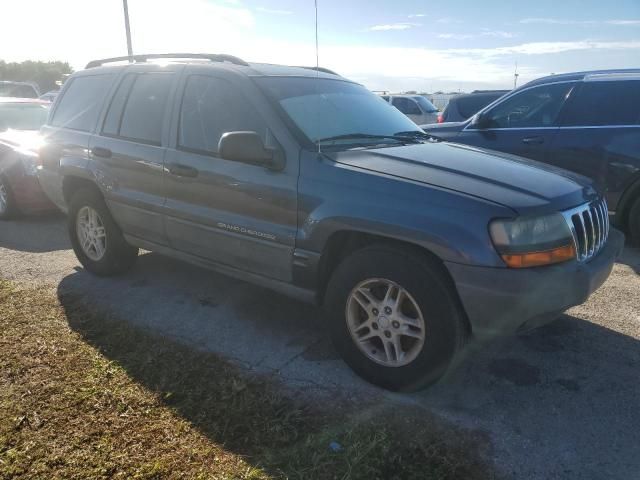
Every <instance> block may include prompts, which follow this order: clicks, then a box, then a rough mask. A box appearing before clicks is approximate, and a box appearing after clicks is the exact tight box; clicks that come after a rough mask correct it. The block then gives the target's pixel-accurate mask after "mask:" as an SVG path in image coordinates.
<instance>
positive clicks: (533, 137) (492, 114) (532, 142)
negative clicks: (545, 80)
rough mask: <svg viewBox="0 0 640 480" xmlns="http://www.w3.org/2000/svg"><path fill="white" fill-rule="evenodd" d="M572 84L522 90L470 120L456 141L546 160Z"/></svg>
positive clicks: (557, 84)
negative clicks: (475, 120)
mask: <svg viewBox="0 0 640 480" xmlns="http://www.w3.org/2000/svg"><path fill="white" fill-rule="evenodd" d="M573 85H574V84H573V83H556V84H549V85H541V86H538V87H532V88H529V89H526V90H522V91H520V92H518V93H516V94H514V95H512V96H510V97H508V98H506V99H505V100H504V101H502V102H500V103H498V104H497V105H495V106H494V107H493V108H491V109H490V110H488V111H486V112H483V113H482V115H481V116H480V117H479V122H474V121H472V122H470V123H469V124H468V125H467V126H466V127H465V129H464V130H462V132H460V135H458V136H457V137H456V140H455V141H456V142H460V143H464V144H467V145H474V146H478V147H482V148H488V149H490V150H498V151H501V152H506V153H511V154H514V155H520V156H523V157H527V158H531V159H534V160H538V161H542V162H544V161H545V160H546V158H547V151H548V149H549V145H550V144H551V143H552V141H553V137H554V136H555V135H556V133H557V132H558V123H557V121H558V117H559V114H560V112H561V110H562V107H563V105H564V103H565V101H566V98H567V97H568V96H569V94H570V92H571V90H572V88H573Z"/></svg>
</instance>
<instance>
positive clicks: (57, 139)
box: [38, 72, 116, 210]
mask: <svg viewBox="0 0 640 480" xmlns="http://www.w3.org/2000/svg"><path fill="white" fill-rule="evenodd" d="M115 77H116V75H115V74H114V73H104V72H102V73H89V74H82V75H79V76H75V77H72V78H71V79H70V80H69V81H68V82H67V83H66V84H65V86H64V90H63V92H62V93H61V96H60V98H59V99H58V100H57V102H56V103H55V105H54V107H53V110H52V112H51V113H50V117H49V120H48V122H47V125H45V126H44V127H42V133H43V135H44V137H45V139H46V143H45V145H44V146H43V147H42V149H41V161H42V168H41V169H40V170H39V171H38V179H39V181H40V185H41V186H42V189H43V190H44V191H45V193H46V194H47V196H49V198H50V199H51V200H52V201H53V202H54V203H55V204H56V205H58V207H60V208H61V209H63V210H64V209H66V207H67V206H66V202H65V199H64V196H63V190H62V180H63V175H62V172H61V169H60V165H61V163H62V164H64V165H67V166H69V167H71V168H73V167H74V166H75V167H77V168H80V169H84V168H85V167H86V166H87V163H88V161H89V156H88V152H89V139H90V137H91V135H92V134H93V132H94V131H95V129H96V125H97V122H98V117H99V115H100V112H101V110H102V109H103V105H104V102H105V98H106V96H107V93H108V91H109V89H110V88H111V86H112V84H113V82H114V79H115Z"/></svg>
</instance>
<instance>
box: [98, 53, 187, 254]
mask: <svg viewBox="0 0 640 480" xmlns="http://www.w3.org/2000/svg"><path fill="white" fill-rule="evenodd" d="M180 68H182V67H181V66H177V65H174V66H157V67H155V68H154V67H152V68H149V66H148V65H146V66H144V68H143V69H142V68H138V69H137V68H136V67H133V68H128V69H127V70H126V71H125V73H124V74H123V75H122V76H121V77H120V79H119V84H118V87H117V89H116V91H115V94H114V95H113V97H112V99H111V103H110V105H109V108H108V109H107V111H106V114H105V115H104V118H103V119H102V122H101V128H100V130H99V133H98V134H97V135H95V136H94V137H92V139H91V142H90V152H91V153H90V154H91V159H92V162H93V166H94V169H95V171H96V178H97V179H99V182H100V183H101V187H102V190H103V191H104V194H105V199H106V200H107V204H108V205H109V209H110V210H111V213H112V215H113V216H114V218H115V220H116V222H117V223H118V224H119V225H120V227H121V228H122V229H123V231H124V232H125V233H126V234H129V235H132V236H135V237H138V238H142V239H147V240H150V241H153V242H155V243H159V244H166V243H167V240H166V235H165V231H164V219H163V215H162V209H163V206H164V199H165V195H164V183H163V182H164V180H163V179H164V175H163V168H164V156H165V152H166V148H165V145H166V135H167V133H168V122H169V114H168V113H169V108H170V106H171V98H172V95H173V92H174V90H175V85H176V82H177V77H178V75H177V71H178V70H179V69H180Z"/></svg>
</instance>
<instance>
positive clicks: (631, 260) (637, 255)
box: [617, 239, 640, 275]
mask: <svg viewBox="0 0 640 480" xmlns="http://www.w3.org/2000/svg"><path fill="white" fill-rule="evenodd" d="M617 261H618V263H623V264H625V265H627V266H629V267H631V269H633V271H634V272H636V273H637V274H638V275H640V247H633V246H631V245H630V244H629V239H627V246H626V247H625V249H624V250H623V252H622V255H620V258H618V260H617Z"/></svg>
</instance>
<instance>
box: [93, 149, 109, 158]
mask: <svg viewBox="0 0 640 480" xmlns="http://www.w3.org/2000/svg"><path fill="white" fill-rule="evenodd" d="M91 153H92V154H93V155H95V156H96V157H102V158H111V155H113V153H112V152H111V150H109V149H108V148H104V147H93V148H92V149H91Z"/></svg>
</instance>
